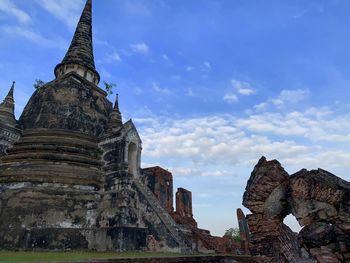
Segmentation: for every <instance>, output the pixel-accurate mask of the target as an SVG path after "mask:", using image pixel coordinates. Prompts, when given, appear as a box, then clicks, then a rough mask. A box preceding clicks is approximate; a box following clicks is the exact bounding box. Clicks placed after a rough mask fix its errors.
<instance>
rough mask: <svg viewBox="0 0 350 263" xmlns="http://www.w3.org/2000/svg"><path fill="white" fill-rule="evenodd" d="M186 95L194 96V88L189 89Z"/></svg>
mask: <svg viewBox="0 0 350 263" xmlns="http://www.w3.org/2000/svg"><path fill="white" fill-rule="evenodd" d="M186 96H188V97H194V96H195V94H194V92H193V89H191V88H189V89H187V92H186Z"/></svg>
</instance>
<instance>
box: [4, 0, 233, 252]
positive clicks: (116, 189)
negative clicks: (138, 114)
mask: <svg viewBox="0 0 350 263" xmlns="http://www.w3.org/2000/svg"><path fill="white" fill-rule="evenodd" d="M54 73H55V79H54V80H52V81H50V82H48V83H46V84H45V85H43V86H41V87H39V88H38V89H37V90H36V91H35V92H34V94H33V95H32V96H31V98H30V100H29V102H28V103H27V105H26V106H25V108H24V110H23V112H22V114H21V116H20V118H19V120H16V118H15V115H14V98H13V90H14V83H13V85H12V87H11V89H10V91H9V93H8V95H7V96H6V98H5V99H4V101H3V102H2V103H1V104H0V121H1V122H0V237H1V238H0V249H24V250H26V249H30V250H32V249H40V250H43V249H48V250H51V249H55V250H66V249H94V250H101V251H105V250H114V251H115V250H117V251H135V250H136V251H144V250H150V251H172V252H186V253H187V252H193V251H201V252H213V251H235V249H236V247H237V245H236V244H232V242H231V241H230V240H229V242H227V240H226V238H220V237H213V236H211V235H210V233H209V231H207V230H202V229H198V227H197V222H196V221H195V219H194V218H193V214H192V196H191V192H189V191H187V190H185V189H183V188H180V189H178V191H177V193H176V210H174V208H173V199H174V198H173V178H172V174H171V173H170V172H168V171H166V170H164V169H163V168H160V167H151V168H146V169H141V167H140V163H141V151H142V141H141V138H140V136H139V134H138V132H137V129H136V127H135V125H134V124H133V122H132V121H131V120H129V121H127V122H123V119H122V114H121V112H120V110H119V105H118V97H117V98H116V101H115V104H114V105H112V103H111V102H110V101H109V100H108V99H107V93H106V92H105V91H104V90H102V89H101V88H99V87H98V83H99V81H100V75H99V73H98V72H97V70H96V69H95V63H94V55H93V45H92V0H87V1H86V4H85V7H84V10H83V12H82V15H81V17H80V20H79V22H78V25H77V28H76V31H75V33H74V36H73V39H72V42H71V45H70V47H69V49H68V51H67V53H66V55H65V56H64V58H63V60H62V62H61V63H59V64H58V65H57V66H56V67H55V69H54Z"/></svg>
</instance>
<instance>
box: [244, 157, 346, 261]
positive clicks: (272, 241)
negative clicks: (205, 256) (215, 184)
mask: <svg viewBox="0 0 350 263" xmlns="http://www.w3.org/2000/svg"><path fill="white" fill-rule="evenodd" d="M243 205H244V206H245V207H247V208H248V209H249V210H250V211H251V212H252V214H249V215H247V216H246V221H247V223H248V225H249V232H250V234H249V239H250V241H249V251H250V253H251V254H252V255H253V256H259V257H260V258H261V262H315V263H317V262H319V263H321V262H323V263H325V262H328V263H335V262H350V183H349V182H347V181H345V180H343V179H341V178H339V177H337V176H335V175H333V174H331V173H329V172H327V171H325V170H322V169H318V170H312V171H307V170H306V169H302V170H300V171H299V172H297V173H295V174H292V175H289V174H288V173H287V172H286V171H285V170H284V169H283V167H282V166H281V164H280V163H279V162H278V161H276V160H272V161H267V160H266V158H265V157H262V158H261V159H260V160H259V162H258V164H257V165H256V166H255V168H254V170H253V172H252V173H251V176H250V178H249V181H248V183H247V187H246V190H245V193H244V196H243ZM288 214H292V215H293V216H295V218H296V219H297V220H298V222H299V224H300V225H301V226H303V228H302V230H301V231H300V232H299V233H298V234H297V233H294V232H293V231H292V230H291V229H290V228H289V227H288V226H287V225H285V224H284V223H283V219H284V218H285V217H286V216H287V215H288ZM242 220H243V221H244V219H242ZM243 232H245V231H241V233H242V234H244V233H243Z"/></svg>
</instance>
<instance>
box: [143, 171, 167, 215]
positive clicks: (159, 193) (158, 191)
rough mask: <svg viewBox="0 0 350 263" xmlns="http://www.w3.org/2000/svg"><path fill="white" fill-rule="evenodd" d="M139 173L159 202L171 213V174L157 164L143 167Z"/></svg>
mask: <svg viewBox="0 0 350 263" xmlns="http://www.w3.org/2000/svg"><path fill="white" fill-rule="evenodd" d="M141 173H142V175H143V176H144V177H145V178H144V181H145V184H146V185H147V186H148V188H149V189H151V191H152V192H153V193H154V195H155V196H156V197H157V199H158V200H159V202H160V204H161V205H162V206H163V207H164V208H165V209H166V210H167V211H168V212H169V213H173V212H174V206H173V200H174V196H173V175H172V174H171V173H170V172H169V171H167V170H165V169H163V168H161V167H159V166H155V167H148V168H144V169H142V170H141Z"/></svg>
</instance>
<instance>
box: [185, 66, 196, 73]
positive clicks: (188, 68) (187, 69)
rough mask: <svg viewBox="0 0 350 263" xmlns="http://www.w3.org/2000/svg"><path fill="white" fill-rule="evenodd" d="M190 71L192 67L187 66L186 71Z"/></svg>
mask: <svg viewBox="0 0 350 263" xmlns="http://www.w3.org/2000/svg"><path fill="white" fill-rule="evenodd" d="M192 70H194V67H192V66H187V67H186V71H188V72H190V71H192Z"/></svg>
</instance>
